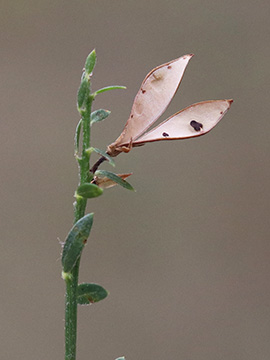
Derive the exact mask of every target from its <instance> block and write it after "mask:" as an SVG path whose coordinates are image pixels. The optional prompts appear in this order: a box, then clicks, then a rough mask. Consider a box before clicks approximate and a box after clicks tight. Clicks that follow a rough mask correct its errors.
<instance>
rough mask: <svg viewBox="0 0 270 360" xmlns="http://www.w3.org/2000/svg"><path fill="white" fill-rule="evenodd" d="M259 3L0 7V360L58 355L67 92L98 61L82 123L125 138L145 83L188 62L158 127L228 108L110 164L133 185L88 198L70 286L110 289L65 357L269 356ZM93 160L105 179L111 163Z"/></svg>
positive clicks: (71, 179)
mask: <svg viewBox="0 0 270 360" xmlns="http://www.w3.org/2000/svg"><path fill="white" fill-rule="evenodd" d="M269 11H270V3H269V2H268V1H266V0H265V1H260V0H258V1H244V0H239V1H233V0H228V1H220V0H215V1H213V0H212V1H211V0H207V1H198V0H190V1H185V2H184V1H177V0H167V1H159V0H156V1H154V0H149V1H142V0H137V1H129V0H126V1H123V0H122V1H121V0H120V1H109V0H100V1H89V0H88V1H87V0H80V1H41V0H35V1H33V0H31V1H30V0H26V1H12V0H9V1H2V2H1V12H0V19H1V21H0V38H1V43H0V44H1V59H0V61H1V63H0V69H1V81H0V87H1V123H0V126H1V131H0V136H1V140H0V154H1V188H0V191H1V215H0V219H1V220H0V221H1V233H2V236H1V252H0V257H1V259H0V274H1V275H0V277H1V293H0V297H1V299H0V303H1V306H0V315H1V330H0V331H1V333H0V339H1V340H0V342H1V347H0V348H1V350H0V351H1V358H5V359H14V360H17V359H20V360H21V359H27V360H34V359H35V360H36V359H39V360H43V359H44V360H45V359H46V360H47V359H63V358H64V331H63V326H64V321H63V319H64V291H65V284H64V282H63V280H62V279H61V261H60V251H61V247H60V245H59V241H64V239H65V237H66V235H67V233H68V231H69V229H70V228H71V226H72V221H73V208H72V203H73V200H74V198H73V194H74V190H75V189H76V186H77V183H78V179H77V165H76V162H75V159H74V157H73V150H74V147H73V137H74V130H75V127H76V124H77V122H78V120H79V114H78V113H77V110H76V93H77V88H78V86H79V82H80V76H81V70H82V67H83V64H84V61H85V58H86V56H87V55H88V53H89V52H90V51H91V50H92V49H93V48H96V51H97V57H98V62H97V66H96V68H95V73H94V77H93V88H94V89H98V88H100V87H103V86H107V85H126V86H127V90H125V91H124V90H115V91H112V92H108V93H104V94H102V95H100V96H98V98H97V99H96V101H95V104H94V109H98V108H101V107H103V108H105V109H110V110H111V111H112V114H111V116H110V117H109V118H108V119H107V120H106V121H104V122H103V123H99V124H97V125H96V126H95V127H94V130H93V138H92V145H93V146H96V147H99V148H101V149H106V146H107V145H108V144H110V143H111V142H113V141H114V140H115V139H116V137H117V136H118V135H119V134H120V132H121V131H122V129H123V126H124V124H125V122H126V120H127V118H128V116H129V112H130V109H131V105H132V102H133V99H134V96H135V94H136V93H137V91H138V89H139V86H140V84H141V82H142V80H143V79H144V77H145V75H146V74H147V73H148V72H149V71H150V70H151V69H152V68H154V67H155V66H158V65H160V64H162V63H164V62H167V61H170V60H172V59H175V58H177V57H179V56H182V55H184V54H187V53H194V54H195V56H194V58H193V59H192V60H191V61H190V63H189V65H188V68H187V70H186V73H185V76H184V79H183V81H182V84H181V86H180V89H179V90H178V92H177V94H176V96H175V97H174V99H173V101H172V103H171V105H170V106H169V108H168V109H167V111H166V113H165V114H164V116H162V118H161V120H164V119H165V118H166V117H167V116H169V115H171V114H173V113H175V112H176V111H179V110H180V109H181V108H183V107H186V106H188V105H190V104H192V103H194V102H198V101H203V100H209V99H223V98H233V99H234V103H233V105H232V108H231V110H230V111H229V112H228V113H227V115H226V116H225V117H224V119H223V120H222V121H221V122H220V123H219V125H218V126H217V127H216V128H215V129H214V130H213V131H212V132H210V133H209V134H208V135H206V136H203V137H201V138H198V139H193V140H185V141H175V142H161V143H154V144H148V145H145V146H143V147H140V148H136V149H134V150H132V151H131V152H130V153H129V154H128V155H126V154H121V155H119V157H117V158H116V162H117V167H116V171H117V172H118V173H122V172H133V176H132V177H131V178H130V182H131V183H132V185H133V186H134V187H135V188H136V190H137V192H136V193H132V192H129V191H126V190H124V189H122V188H120V187H114V188H113V189H111V190H107V191H106V192H105V193H104V195H103V196H102V197H100V198H97V199H94V200H92V201H89V205H88V211H89V212H90V211H94V212H95V221H94V227H93V229H92V233H91V238H90V239H89V241H88V245H87V247H86V249H85V250H84V253H83V257H82V263H81V273H80V281H81V282H83V281H88V282H91V281H92V282H96V283H99V284H101V285H103V286H104V287H105V288H106V289H108V290H109V291H110V296H109V297H108V298H107V299H106V300H104V301H102V302H100V303H98V304H95V305H92V306H90V307H80V308H79V319H78V320H79V330H78V360H79V359H104V360H105V359H106V360H109V359H115V358H116V357H118V356H121V355H125V356H126V359H127V360H135V359H136V360H139V359H140V360H145V359H155V360H162V359H164V358H170V359H179V360H180V359H183V360H217V359H220V360H223V359H233V360H249V359H250V360H251V359H259V360H266V359H269V357H270V341H269V331H270V299H269V297H270V287H269V272H270V262H269V255H270V244H269V190H268V184H269V175H270V170H269V133H270V126H269V123H270V122H269V100H268V98H269V84H270V81H269V80H270V76H269V75H270V74H269V73H270V70H269V58H270V50H269V42H270V30H269ZM101 168H103V169H108V170H111V168H110V167H109V165H108V164H104V165H103V166H102V167H101Z"/></svg>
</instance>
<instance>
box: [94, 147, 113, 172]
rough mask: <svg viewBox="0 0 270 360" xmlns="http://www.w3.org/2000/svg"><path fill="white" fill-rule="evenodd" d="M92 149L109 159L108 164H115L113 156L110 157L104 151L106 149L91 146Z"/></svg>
mask: <svg viewBox="0 0 270 360" xmlns="http://www.w3.org/2000/svg"><path fill="white" fill-rule="evenodd" d="M92 149H93V151H95V152H96V153H98V154H100V155H102V156H104V157H105V159H107V160H108V161H109V164H110V165H112V166H113V167H114V166H115V162H114V160H113V158H112V157H111V156H110V155H108V154H107V153H106V151H103V150H100V149H98V148H92Z"/></svg>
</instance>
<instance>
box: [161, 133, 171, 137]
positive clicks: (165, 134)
mask: <svg viewBox="0 0 270 360" xmlns="http://www.w3.org/2000/svg"><path fill="white" fill-rule="evenodd" d="M162 136H164V137H167V136H170V135H169V134H167V133H166V132H164V133H162Z"/></svg>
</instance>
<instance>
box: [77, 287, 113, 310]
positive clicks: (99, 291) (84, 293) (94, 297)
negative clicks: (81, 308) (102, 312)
mask: <svg viewBox="0 0 270 360" xmlns="http://www.w3.org/2000/svg"><path fill="white" fill-rule="evenodd" d="M107 296H108V291H107V290H105V289H104V288H103V287H102V286H100V285H97V284H87V283H82V284H79V285H78V290H77V302H78V304H80V305H90V304H93V303H96V302H98V301H100V300H103V299H105V298H106V297H107Z"/></svg>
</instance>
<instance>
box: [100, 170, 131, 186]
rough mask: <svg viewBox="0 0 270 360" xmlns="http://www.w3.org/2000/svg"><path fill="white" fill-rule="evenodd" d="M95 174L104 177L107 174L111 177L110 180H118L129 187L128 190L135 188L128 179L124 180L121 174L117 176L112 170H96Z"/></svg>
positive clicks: (118, 182) (120, 183)
mask: <svg viewBox="0 0 270 360" xmlns="http://www.w3.org/2000/svg"><path fill="white" fill-rule="evenodd" d="M95 175H96V176H101V177H104V176H106V177H107V178H109V179H110V180H112V181H114V182H116V183H117V184H119V185H121V186H123V187H124V188H125V189H128V190H133V191H134V189H133V187H132V186H131V185H130V183H128V182H127V181H126V180H123V179H121V178H120V177H119V176H117V175H116V174H114V173H112V172H110V171H107V170H97V171H96V172H95Z"/></svg>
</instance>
